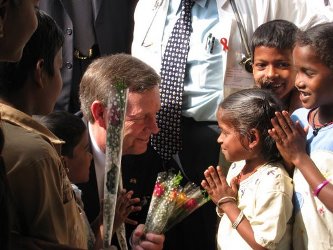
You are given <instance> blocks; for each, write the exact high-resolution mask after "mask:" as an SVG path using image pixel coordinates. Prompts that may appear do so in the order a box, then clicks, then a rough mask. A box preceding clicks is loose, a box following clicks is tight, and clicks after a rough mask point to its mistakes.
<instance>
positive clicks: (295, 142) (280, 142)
mask: <svg viewBox="0 0 333 250" xmlns="http://www.w3.org/2000/svg"><path fill="white" fill-rule="evenodd" d="M275 115H276V117H274V118H273V119H272V120H271V122H272V125H273V128H272V129H270V130H268V133H269V135H270V136H271V137H272V138H273V139H274V140H275V141H276V146H277V148H278V150H279V152H280V154H281V156H282V157H283V159H284V160H285V161H286V162H287V164H290V165H291V164H293V165H295V166H297V165H298V162H299V161H301V159H302V157H303V155H304V154H306V134H307V131H308V128H306V129H303V128H302V126H301V125H300V124H299V122H296V123H294V122H293V121H292V120H291V119H290V115H289V113H288V112H287V111H282V113H281V112H276V114H275Z"/></svg>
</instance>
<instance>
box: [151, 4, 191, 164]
mask: <svg viewBox="0 0 333 250" xmlns="http://www.w3.org/2000/svg"><path fill="white" fill-rule="evenodd" d="M192 6H193V0H182V1H181V13H180V17H179V19H178V20H177V22H176V24H175V26H174V28H173V30H172V32H171V35H170V37H169V40H168V43H167V45H166V48H165V52H164V56H163V59H162V66H161V86H160V91H161V110H160V111H159V113H158V114H157V122H158V127H159V128H160V132H159V133H158V134H157V135H153V136H152V145H153V146H154V148H155V149H156V151H157V152H158V153H159V154H160V156H161V157H162V159H164V160H169V159H170V158H171V157H172V155H173V154H175V153H177V152H179V150H181V146H182V145H181V137H180V132H181V131H180V122H181V110H182V95H183V89H184V77H185V68H186V61H187V55H188V50H189V43H190V35H191V31H192V26H191V8H192Z"/></svg>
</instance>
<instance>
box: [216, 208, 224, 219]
mask: <svg viewBox="0 0 333 250" xmlns="http://www.w3.org/2000/svg"><path fill="white" fill-rule="evenodd" d="M215 211H216V214H217V216H218V217H220V218H222V216H223V215H224V213H220V210H219V207H218V206H216V207H215Z"/></svg>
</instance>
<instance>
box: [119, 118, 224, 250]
mask: <svg viewBox="0 0 333 250" xmlns="http://www.w3.org/2000/svg"><path fill="white" fill-rule="evenodd" d="M218 135H219V131H218V126H217V123H216V122H196V121H194V120H193V119H192V118H185V117H183V119H182V142H183V150H182V151H181V152H179V159H180V162H181V166H179V165H178V164H177V162H176V161H174V160H170V161H168V162H163V161H162V159H161V158H160V156H159V155H158V154H157V153H156V151H155V150H154V149H153V148H152V147H151V146H149V148H148V150H147V152H146V153H145V154H143V155H138V156H126V157H123V159H122V168H123V169H122V171H123V180H124V187H125V188H126V189H127V190H133V191H134V196H139V197H144V198H145V199H146V200H148V203H147V205H146V206H145V207H144V208H143V210H142V211H141V212H139V213H137V214H136V215H132V216H130V217H132V218H134V219H138V220H139V222H140V223H144V222H145V218H146V214H147V211H148V207H149V201H150V200H149V199H150V197H151V194H152V191H153V188H154V183H155V180H156V175H157V173H158V172H160V171H163V170H167V169H170V168H174V169H175V170H176V171H178V170H180V171H181V172H182V174H183V176H184V180H183V183H182V184H183V185H184V184H185V183H186V182H187V181H192V182H194V183H196V184H197V185H200V183H201V180H203V178H204V175H203V172H204V170H205V169H207V167H208V166H210V165H213V166H216V165H217V164H218V161H219V152H220V146H219V145H218V143H217V141H216V140H217V138H218ZM134 169H135V170H134ZM216 226H217V216H216V213H215V205H214V204H213V203H212V202H211V201H209V202H208V203H207V204H205V205H204V206H202V207H201V208H200V209H198V210H197V211H195V212H194V213H193V214H191V215H190V216H188V217H187V218H186V219H184V220H183V221H182V222H180V223H179V224H177V225H176V226H174V227H173V228H172V229H170V231H168V232H167V233H166V240H165V245H164V249H165V250H186V249H191V250H196V249H197V250H214V249H216V237H215V235H216ZM132 230H133V227H130V226H128V227H127V234H128V235H130V234H131V231H132Z"/></svg>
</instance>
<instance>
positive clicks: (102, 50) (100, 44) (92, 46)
mask: <svg viewBox="0 0 333 250" xmlns="http://www.w3.org/2000/svg"><path fill="white" fill-rule="evenodd" d="M136 3H137V0H121V1H119V0H80V1H77V0H47V1H41V3H40V9H41V10H44V11H45V12H47V13H48V14H49V15H50V16H52V17H53V18H54V19H55V21H56V22H57V23H58V25H59V26H60V27H61V29H62V30H63V31H64V35H65V42H64V46H63V62H64V64H63V68H62V72H61V73H62V78H63V88H62V92H61V94H60V96H59V98H58V101H57V103H56V106H55V109H56V110H67V111H69V112H72V113H74V112H77V111H78V110H79V109H80V105H79V99H78V92H79V84H80V81H81V77H82V75H83V73H84V71H85V70H86V68H87V66H88V65H89V64H90V63H91V62H92V60H93V59H95V58H97V57H99V56H103V55H109V54H115V53H121V52H124V53H130V44H131V42H132V34H133V12H134V8H135V5H136Z"/></svg>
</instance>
